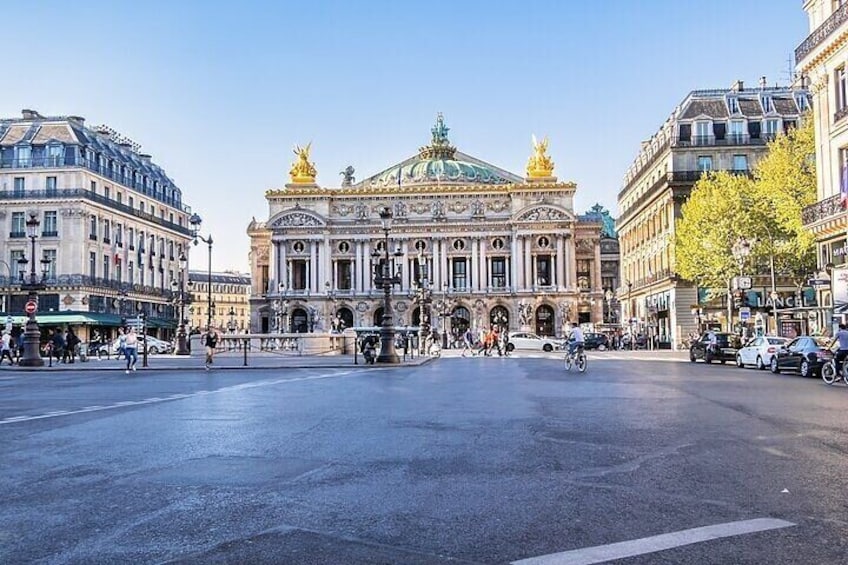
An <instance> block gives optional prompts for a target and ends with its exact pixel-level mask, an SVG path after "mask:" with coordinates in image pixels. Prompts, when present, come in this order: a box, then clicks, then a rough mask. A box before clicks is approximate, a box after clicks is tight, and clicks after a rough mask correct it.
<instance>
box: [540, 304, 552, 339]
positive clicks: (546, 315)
mask: <svg viewBox="0 0 848 565" xmlns="http://www.w3.org/2000/svg"><path fill="white" fill-rule="evenodd" d="M536 335H540V336H553V335H554V309H553V308H551V307H550V306H548V305H547V304H542V305H541V306H539V307H538V308H536Z"/></svg>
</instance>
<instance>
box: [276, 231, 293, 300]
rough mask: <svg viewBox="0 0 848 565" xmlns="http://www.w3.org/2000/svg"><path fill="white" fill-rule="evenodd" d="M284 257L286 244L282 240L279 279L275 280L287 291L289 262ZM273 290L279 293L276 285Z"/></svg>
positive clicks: (278, 287)
mask: <svg viewBox="0 0 848 565" xmlns="http://www.w3.org/2000/svg"><path fill="white" fill-rule="evenodd" d="M286 255H287V252H286V242H285V240H283V241H281V242H280V278H279V279H277V280H278V281H279V282H281V283H283V285H284V286H285V287H286V289H287V290H288V289H290V288H291V282H290V281H289V260H288V257H286ZM275 290H276V291H278V292H279V290H280V286H279V284H278V285H277V288H276V289H275Z"/></svg>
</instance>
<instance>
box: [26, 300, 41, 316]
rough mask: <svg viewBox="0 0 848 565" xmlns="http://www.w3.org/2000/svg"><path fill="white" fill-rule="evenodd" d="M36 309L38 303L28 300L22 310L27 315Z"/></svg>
mask: <svg viewBox="0 0 848 565" xmlns="http://www.w3.org/2000/svg"><path fill="white" fill-rule="evenodd" d="M36 310H38V303H37V302H36V301H35V300H28V301H27V303H26V306H25V307H24V312H26V313H27V314H29V315H32V314H35V311H36Z"/></svg>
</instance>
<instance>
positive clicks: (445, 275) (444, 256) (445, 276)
mask: <svg viewBox="0 0 848 565" xmlns="http://www.w3.org/2000/svg"><path fill="white" fill-rule="evenodd" d="M439 247H440V249H441V253H440V255H439V257H440V259H441V260H442V265H441V267H440V269H439V270H440V271H441V273H442V286H444V284H445V283H448V287H450V286H451V284H452V282H453V281H451V279H450V271H449V270H448V240H447V239H445V238H442V240H441V245H440V246H439Z"/></svg>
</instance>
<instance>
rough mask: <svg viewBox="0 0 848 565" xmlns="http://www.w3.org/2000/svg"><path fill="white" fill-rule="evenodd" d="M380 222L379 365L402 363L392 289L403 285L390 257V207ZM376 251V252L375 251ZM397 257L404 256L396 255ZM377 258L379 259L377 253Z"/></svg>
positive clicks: (377, 268) (377, 269)
mask: <svg viewBox="0 0 848 565" xmlns="http://www.w3.org/2000/svg"><path fill="white" fill-rule="evenodd" d="M380 222H381V224H382V228H383V263H382V265H381V264H380V263H379V261H378V262H377V264H376V265H375V267H374V286H376V287H378V288H379V287H382V288H383V323H382V325H381V327H380V355H378V356H377V362H378V363H393V364H394V363H400V357H398V354H397V352H396V351H395V327H394V319H393V317H392V287H393V286H394V285H398V286H400V285H401V278H400V274H399V273H397V274H394V273H392V272H391V262H390V257H389V233H390V232H391V230H392V211H391V210H390V209H389V208H388V207H384V208H383V209H382V210H380ZM375 251H376V250H375ZM394 255H395V256H400V255H402V254H401V253H399V252H398V253H395V254H394ZM375 258H379V251H376V255H375Z"/></svg>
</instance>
